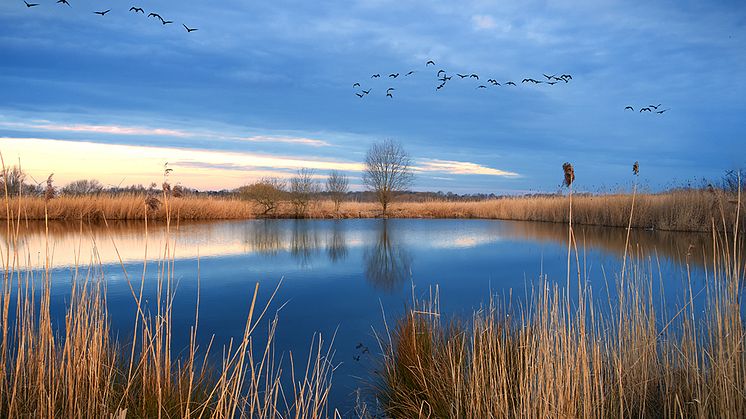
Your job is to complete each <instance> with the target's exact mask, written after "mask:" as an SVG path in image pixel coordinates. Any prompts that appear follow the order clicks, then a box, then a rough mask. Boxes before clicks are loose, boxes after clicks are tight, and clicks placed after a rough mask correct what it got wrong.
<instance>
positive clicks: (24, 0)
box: [23, 0, 39, 7]
mask: <svg viewBox="0 0 746 419" xmlns="http://www.w3.org/2000/svg"><path fill="white" fill-rule="evenodd" d="M23 2H24V3H26V7H34V6H38V5H39V3H29V2H27V1H26V0H23Z"/></svg>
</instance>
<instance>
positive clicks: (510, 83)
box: [505, 81, 515, 86]
mask: <svg viewBox="0 0 746 419" xmlns="http://www.w3.org/2000/svg"><path fill="white" fill-rule="evenodd" d="M505 85H506V86H508V85H510V86H515V83H513V82H512V81H509V82H507V83H505Z"/></svg>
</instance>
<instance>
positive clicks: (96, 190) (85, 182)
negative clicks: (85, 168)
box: [60, 179, 104, 195]
mask: <svg viewBox="0 0 746 419" xmlns="http://www.w3.org/2000/svg"><path fill="white" fill-rule="evenodd" d="M103 190H104V185H103V184H101V182H99V181H97V180H96V179H80V180H76V181H74V182H70V183H68V184H67V185H65V186H64V187H63V188H62V189H61V190H60V192H61V193H62V195H98V194H100V193H101V192H103Z"/></svg>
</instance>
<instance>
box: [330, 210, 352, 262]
mask: <svg viewBox="0 0 746 419" xmlns="http://www.w3.org/2000/svg"><path fill="white" fill-rule="evenodd" d="M326 256H327V257H328V258H329V261H330V262H332V263H336V262H341V261H343V260H344V259H346V258H347V243H346V238H345V227H344V224H343V221H342V220H335V221H334V224H333V225H332V231H331V236H329V237H328V238H327V240H326Z"/></svg>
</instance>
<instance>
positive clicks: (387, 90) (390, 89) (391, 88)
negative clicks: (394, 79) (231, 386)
mask: <svg viewBox="0 0 746 419" xmlns="http://www.w3.org/2000/svg"><path fill="white" fill-rule="evenodd" d="M392 90H396V89H394V88H393V87H389V88H388V89H386V93H388V92H390V91H392Z"/></svg>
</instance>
